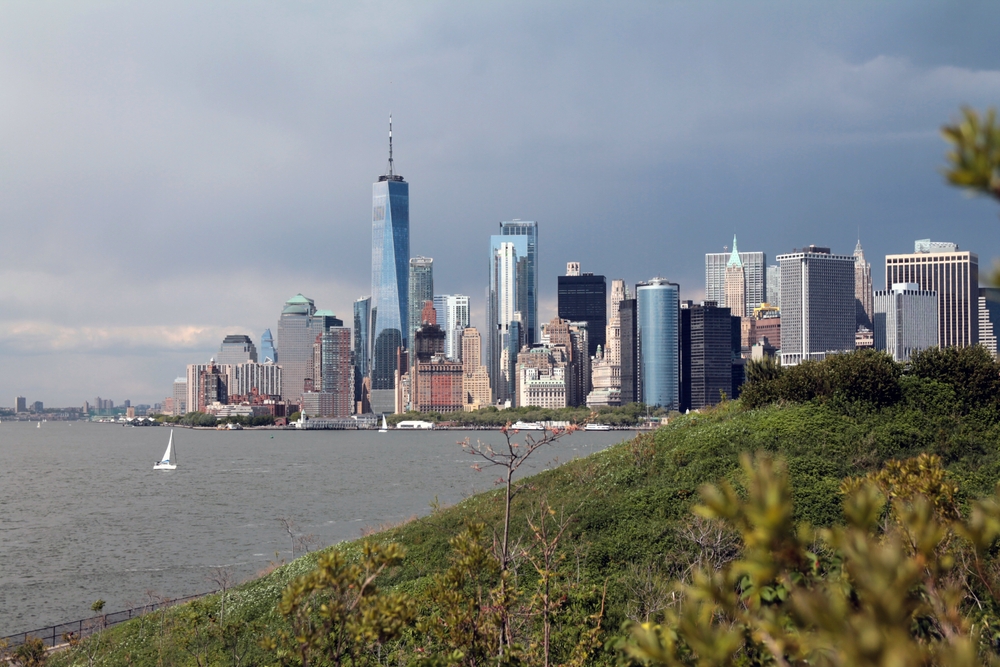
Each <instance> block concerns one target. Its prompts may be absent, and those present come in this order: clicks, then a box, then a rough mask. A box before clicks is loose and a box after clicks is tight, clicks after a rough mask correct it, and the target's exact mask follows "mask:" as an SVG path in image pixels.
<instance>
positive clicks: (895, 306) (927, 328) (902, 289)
mask: <svg viewBox="0 0 1000 667" xmlns="http://www.w3.org/2000/svg"><path fill="white" fill-rule="evenodd" d="M937 304H938V298H937V295H936V294H935V293H934V292H932V291H928V290H922V289H920V286H919V285H917V284H916V283H895V284H893V286H892V289H888V290H880V291H878V292H875V295H874V307H875V312H874V320H875V321H874V325H875V329H874V336H873V340H874V344H875V349H877V350H885V351H886V352H888V353H889V354H890V355H891V356H892V358H893V359H894V360H896V361H909V360H910V355H911V354H913V353H914V352H918V351H920V350H925V349H927V348H929V347H934V346H935V345H937V339H938V331H937V322H938V313H937Z"/></svg>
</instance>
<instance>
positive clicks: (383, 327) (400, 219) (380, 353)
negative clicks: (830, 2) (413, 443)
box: [279, 117, 410, 413]
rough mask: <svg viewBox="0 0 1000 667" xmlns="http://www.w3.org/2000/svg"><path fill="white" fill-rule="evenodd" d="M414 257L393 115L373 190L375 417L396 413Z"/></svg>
mask: <svg viewBox="0 0 1000 667" xmlns="http://www.w3.org/2000/svg"><path fill="white" fill-rule="evenodd" d="M409 258H410V186H409V184H408V183H407V182H406V181H405V180H403V177H402V176H400V175H398V174H396V173H394V171H393V162H392V118H391V117H390V118H389V165H388V169H387V170H386V173H385V174H383V175H382V176H379V178H378V182H377V183H375V184H374V185H373V186H372V328H371V336H372V358H371V378H372V391H371V403H372V410H374V411H375V412H376V413H385V412H390V413H391V412H393V410H394V409H395V399H396V397H395V390H394V387H395V376H396V359H397V357H396V349H397V348H400V347H402V348H405V347H406V345H407V339H406V336H407V333H408V325H409V313H410V311H409V301H408V299H409V285H408V281H409V272H408V270H407V269H408V267H407V264H408V262H409ZM279 348H280V344H279ZM282 354H284V350H283V349H282Z"/></svg>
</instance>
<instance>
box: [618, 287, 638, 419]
mask: <svg viewBox="0 0 1000 667" xmlns="http://www.w3.org/2000/svg"><path fill="white" fill-rule="evenodd" d="M618 317H619V319H620V320H621V330H620V331H621V348H620V355H621V357H620V358H621V361H620V364H619V366H620V370H619V376H620V377H621V401H622V405H628V404H629V403H638V402H639V401H640V400H641V397H640V395H639V346H638V345H639V309H638V305H637V303H636V300H635V299H631V298H628V297H627V296H626V298H624V299H622V300H621V301H620V302H619V304H618Z"/></svg>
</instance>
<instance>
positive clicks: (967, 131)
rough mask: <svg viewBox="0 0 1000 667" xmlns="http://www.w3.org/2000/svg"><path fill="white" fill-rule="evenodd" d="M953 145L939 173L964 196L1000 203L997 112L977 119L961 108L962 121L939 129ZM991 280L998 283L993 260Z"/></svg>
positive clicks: (997, 267) (998, 266) (999, 274)
mask: <svg viewBox="0 0 1000 667" xmlns="http://www.w3.org/2000/svg"><path fill="white" fill-rule="evenodd" d="M941 134H942V135H943V136H944V138H945V140H946V141H948V143H950V144H951V145H952V150H951V151H949V152H948V153H947V154H946V156H945V158H946V159H947V161H948V166H947V167H946V168H944V169H943V170H942V171H943V172H944V175H945V178H946V179H947V180H948V182H949V183H951V184H952V185H954V186H955V187H958V188H962V189H963V190H965V191H966V192H967V193H969V194H972V195H976V194H985V195H988V196H990V197H993V198H994V199H997V200H1000V124H998V122H997V112H996V109H993V108H990V109H987V110H986V112H985V113H984V114H983V115H982V116H980V115H979V112H977V111H976V110H975V109H973V108H971V107H962V115H961V118H960V119H959V120H958V121H956V122H955V123H954V124H952V125H945V126H944V127H942V128H941ZM990 281H991V282H992V283H993V284H994V285H997V284H1000V263H997V262H996V261H994V264H993V274H992V275H991V276H990Z"/></svg>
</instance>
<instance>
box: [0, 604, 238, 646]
mask: <svg viewBox="0 0 1000 667" xmlns="http://www.w3.org/2000/svg"><path fill="white" fill-rule="evenodd" d="M218 592H219V591H209V592H207V593H199V594H197V595H188V596H187V597H183V598H174V599H165V600H161V601H159V602H150V603H149V604H146V605H143V606H141V607H133V608H132V609H125V610H123V611H113V612H111V613H109V614H101V615H100V616H91V617H90V618H84V619H80V620H79V621H70V622H68V623H59V624H58V625H50V626H48V627H47V628H39V629H37V630H28V631H26V632H18V633H17V634H15V635H9V636H7V637H0V643H2V642H4V641H6V642H7V644H8V646H9V647H10V648H15V647H17V646H20V645H21V644H23V643H25V642H26V641H27V640H28V637H33V638H35V639H41V640H42V641H43V642H45V646H47V647H49V648H51V647H53V646H58V645H60V644H65V643H67V640H68V639H73V640H76V639H82V638H84V637H86V636H88V635H91V634H93V633H94V632H96V631H98V630H102V629H104V628H109V627H111V626H112V625H118V624H119V623H124V622H125V621H130V620H132V619H133V618H138V617H140V616H143V615H145V614H148V613H150V612H154V611H157V610H159V609H164V608H166V607H172V606H174V605H176V604H183V603H185V602H190V601H191V600H197V599H198V598H202V597H205V596H206V595H211V594H212V593H218Z"/></svg>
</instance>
